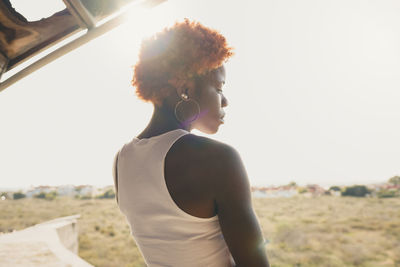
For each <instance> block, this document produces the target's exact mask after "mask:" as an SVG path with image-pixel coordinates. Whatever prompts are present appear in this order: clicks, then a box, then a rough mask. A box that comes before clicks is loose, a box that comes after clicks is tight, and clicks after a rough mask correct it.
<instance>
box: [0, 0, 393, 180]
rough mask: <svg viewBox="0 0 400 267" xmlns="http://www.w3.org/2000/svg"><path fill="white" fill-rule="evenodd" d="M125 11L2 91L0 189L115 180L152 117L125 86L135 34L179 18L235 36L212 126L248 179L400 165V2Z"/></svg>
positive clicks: (219, 4)
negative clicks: (125, 17) (216, 124)
mask: <svg viewBox="0 0 400 267" xmlns="http://www.w3.org/2000/svg"><path fill="white" fill-rule="evenodd" d="M38 7H39V6H37V8H38ZM132 17H133V18H132V21H131V22H129V23H127V24H124V25H123V26H121V27H119V28H117V29H116V30H114V31H112V32H109V33H107V34H106V35H104V36H102V37H100V38H98V39H96V40H94V41H92V42H90V43H89V44H87V45H85V46H83V47H81V48H79V49H77V50H75V51H74V52H72V53H70V54H68V55H66V56H64V57H62V58H60V59H58V60H57V61H55V62H53V63H51V64H49V65H48V66H46V67H44V68H42V69H40V70H39V71H37V72H35V73H33V74H32V75H30V76H28V77H27V78H24V79H23V80H21V81H19V82H18V83H16V84H14V85H13V86H12V87H10V88H8V89H6V90H5V91H3V92H1V93H0V121H1V132H0V177H1V178H0V179H1V180H0V187H16V186H21V187H24V186H29V185H40V184H50V185H58V184H95V185H107V184H111V183H112V176H111V168H112V160H113V157H114V155H115V153H116V152H117V150H118V149H119V148H120V147H121V146H122V145H123V144H124V143H126V142H129V141H130V140H131V139H132V137H134V136H136V135H137V134H139V133H140V132H141V131H142V130H143V129H144V128H145V126H146V125H147V122H148V121H149V119H150V117H151V115H152V106H151V104H146V103H143V102H141V101H139V100H138V99H136V96H135V94H134V88H133V87H131V85H130V81H131V77H132V69H131V66H132V65H134V63H135V61H136V57H137V52H138V47H139V44H140V40H141V39H142V37H143V36H147V35H151V34H152V33H154V32H156V31H158V30H160V29H162V27H163V26H167V25H171V24H172V23H173V22H174V21H175V20H176V19H178V20H180V21H181V20H183V18H184V17H188V18H190V19H196V20H198V21H200V22H201V23H203V24H204V25H206V26H209V27H211V28H215V29H218V30H220V32H221V33H222V34H224V35H225V36H226V37H227V40H228V42H229V43H230V44H231V45H232V46H234V47H235V53H236V55H235V56H234V57H233V58H232V59H231V60H230V61H229V62H228V63H227V64H226V70H227V77H226V85H225V88H224V90H225V95H226V97H227V98H228V101H229V106H228V107H226V109H225V111H226V117H225V124H223V125H221V127H220V131H219V132H218V133H217V134H215V135H211V136H209V137H210V138H215V139H218V140H220V141H223V142H226V143H228V144H230V145H231V146H233V147H235V148H236V149H237V150H238V151H239V152H240V154H241V156H242V160H243V161H244V164H245V166H246V169H247V172H248V175H249V179H250V182H251V183H252V185H266V186H268V185H280V184H286V183H288V182H290V181H295V182H297V183H298V184H301V185H304V184H307V183H318V184H320V185H323V186H328V185H333V184H356V183H362V184H365V183H373V182H383V181H387V180H388V179H389V178H390V177H392V176H394V175H399V174H400V153H399V151H400V138H399V133H400V123H399V121H400V109H399V100H400V90H399V88H400V75H399V73H400V52H399V51H400V49H399V47H400V1H397V0H385V1H382V0H371V1H361V0H335V1H319V0H302V1H296V0H279V1H278V0H273V1H272V0H266V1H261V0H260V1H256V0H248V1H228V0H224V1H222V0H221V1H212V0H202V1H187V0H169V1H168V2H166V3H164V4H161V5H160V6H158V7H157V8H155V9H153V10H152V11H151V12H149V13H147V14H145V15H142V16H132ZM193 133H195V134H198V135H205V134H202V133H200V132H198V131H193ZM205 136H207V135H205Z"/></svg>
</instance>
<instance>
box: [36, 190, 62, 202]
mask: <svg viewBox="0 0 400 267" xmlns="http://www.w3.org/2000/svg"><path fill="white" fill-rule="evenodd" d="M57 195H58V193H57V192H56V191H51V192H49V193H45V192H40V193H38V194H36V195H34V196H33V197H34V198H41V199H47V200H53V199H55V198H56V197H57Z"/></svg>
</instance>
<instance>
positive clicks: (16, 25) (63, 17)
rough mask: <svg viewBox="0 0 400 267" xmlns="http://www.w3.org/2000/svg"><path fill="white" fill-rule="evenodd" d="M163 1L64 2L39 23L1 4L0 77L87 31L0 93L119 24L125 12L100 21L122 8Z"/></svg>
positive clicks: (5, 83) (7, 0) (2, 85)
mask: <svg viewBox="0 0 400 267" xmlns="http://www.w3.org/2000/svg"><path fill="white" fill-rule="evenodd" d="M164 1H166V0H63V2H64V4H65V6H66V8H65V9H64V10H61V11H59V12H57V13H55V14H53V15H52V16H50V17H47V18H44V19H41V20H38V21H28V20H27V19H26V18H25V17H24V16H23V14H20V13H18V12H17V11H16V10H15V9H14V8H13V6H12V1H10V0H2V1H0V78H1V75H2V74H3V73H6V72H7V71H10V70H12V69H13V68H15V67H16V66H18V65H19V64H21V63H23V62H25V61H27V60H28V59H31V58H32V57H33V56H35V55H37V54H39V53H41V52H43V51H45V50H46V49H49V48H50V47H52V46H54V45H55V44H57V43H59V42H61V41H63V40H65V39H66V38H67V37H70V36H72V35H74V34H76V33H78V32H81V31H84V30H86V33H85V34H84V35H82V36H80V37H79V38H77V39H75V40H73V41H71V42H70V43H67V44H65V45H64V46H62V47H60V48H58V49H57V50H55V51H53V52H51V53H50V54H48V55H46V56H45V57H43V58H40V59H39V60H37V61H35V62H33V63H32V64H31V65H29V66H27V67H26V68H24V69H22V70H21V71H19V72H17V73H16V74H15V75H13V76H11V77H9V78H8V79H7V80H5V81H3V82H1V83H0V92H1V91H2V90H4V89H5V88H7V87H9V86H10V85H12V84H13V83H15V82H16V81H18V80H19V79H21V78H23V77H25V76H26V75H28V74H30V73H32V72H33V71H35V70H37V69H39V68H40V67H42V66H44V65H46V64H48V63H49V62H51V61H53V60H55V59H56V58H58V57H60V56H62V55H64V54H66V53H68V52H70V51H72V50H73V49H75V48H77V47H79V46H81V45H82V44H84V43H87V42H89V41H90V40H92V39H94V38H96V37H98V36H100V35H102V34H104V33H106V32H107V31H109V30H111V29H113V28H114V27H116V26H118V25H119V24H121V23H122V22H123V21H124V16H126V15H127V12H128V11H126V12H122V13H120V14H119V15H117V16H115V17H113V18H112V19H110V20H108V21H107V22H105V23H99V22H101V21H103V20H104V19H107V17H111V16H112V15H113V14H115V13H117V12H118V11H121V9H122V8H123V7H131V8H135V7H138V6H144V7H153V6H155V5H158V4H159V3H161V2H164ZM38 5H39V2H38ZM39 8H40V7H39ZM43 8H45V7H43Z"/></svg>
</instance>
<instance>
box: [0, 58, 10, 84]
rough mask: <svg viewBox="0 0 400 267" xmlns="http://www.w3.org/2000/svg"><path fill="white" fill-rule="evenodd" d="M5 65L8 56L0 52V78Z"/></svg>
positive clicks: (5, 67) (4, 70)
mask: <svg viewBox="0 0 400 267" xmlns="http://www.w3.org/2000/svg"><path fill="white" fill-rule="evenodd" d="M7 65H8V58H7V57H6V56H5V55H3V54H2V53H0V79H1V75H2V74H3V73H4V72H6V69H7Z"/></svg>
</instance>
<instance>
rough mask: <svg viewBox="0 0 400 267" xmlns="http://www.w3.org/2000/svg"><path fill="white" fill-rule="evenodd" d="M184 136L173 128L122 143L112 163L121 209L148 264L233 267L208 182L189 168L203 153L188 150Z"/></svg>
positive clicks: (186, 132) (182, 132)
mask: <svg viewBox="0 0 400 267" xmlns="http://www.w3.org/2000/svg"><path fill="white" fill-rule="evenodd" d="M187 134H190V133H189V132H188V131H186V130H183V129H176V130H173V131H169V132H166V133H164V134H161V135H158V136H154V137H151V138H143V139H137V138H134V139H133V140H132V141H131V142H129V143H128V144H126V145H124V147H123V148H122V149H121V151H120V153H119V156H118V161H117V166H116V169H117V175H116V176H117V181H116V182H117V185H118V190H117V198H118V205H119V208H120V210H121V211H122V213H123V214H124V215H125V216H126V218H127V220H128V222H129V224H130V227H131V233H132V235H133V237H134V239H135V241H136V243H137V245H138V247H139V249H140V250H141V252H142V255H143V257H144V259H145V261H146V263H147V264H148V265H149V266H232V265H233V259H232V257H231V255H230V252H229V249H228V247H227V245H226V243H225V240H224V238H223V235H222V232H221V228H220V225H219V221H218V216H217V215H214V214H216V213H215V208H214V202H213V198H212V193H210V192H211V191H212V190H209V188H207V187H208V186H210V184H209V183H208V182H207V177H205V178H203V179H201V177H199V172H197V171H195V172H193V170H194V168H193V167H191V166H196V164H197V165H199V164H201V162H196V160H195V159H196V157H197V159H199V157H201V155H200V156H199V154H197V156H196V155H195V154H194V153H190V152H189V151H190V148H188V147H187V145H185V143H188V142H185V141H184V140H183V139H184V138H185V139H186V140H188V138H186V137H189V136H188V135H187ZM191 136H194V135H191ZM189 139H190V138H189ZM182 140H183V142H182ZM174 144H176V146H175V145H174ZM197 151H201V149H199V148H198V147H197ZM185 152H186V153H185ZM188 152H189V153H188ZM167 154H168V156H167ZM182 156H184V157H182ZM195 168H196V167H195ZM200 173H201V172H200ZM184 177H186V179H187V181H184V180H183V179H184ZM196 181H197V182H196ZM189 213H190V214H189ZM210 215H214V216H212V217H211V216H210ZM201 217H203V218H201Z"/></svg>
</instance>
